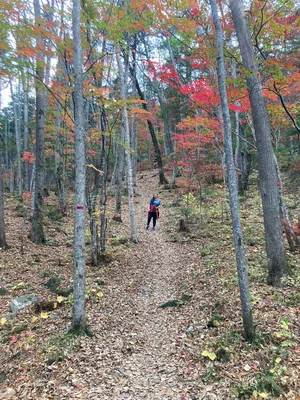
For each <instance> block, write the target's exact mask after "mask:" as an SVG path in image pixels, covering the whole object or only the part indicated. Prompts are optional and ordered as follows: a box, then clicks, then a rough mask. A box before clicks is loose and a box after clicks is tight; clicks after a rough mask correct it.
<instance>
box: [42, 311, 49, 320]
mask: <svg viewBox="0 0 300 400" xmlns="http://www.w3.org/2000/svg"><path fill="white" fill-rule="evenodd" d="M41 318H43V319H47V318H49V315H48V313H46V312H42V313H41Z"/></svg>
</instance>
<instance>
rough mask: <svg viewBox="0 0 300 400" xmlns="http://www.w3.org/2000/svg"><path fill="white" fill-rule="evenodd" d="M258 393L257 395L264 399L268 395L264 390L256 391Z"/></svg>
mask: <svg viewBox="0 0 300 400" xmlns="http://www.w3.org/2000/svg"><path fill="white" fill-rule="evenodd" d="M258 395H259V397H261V398H262V399H266V398H267V397H268V393H266V392H261V393H258Z"/></svg>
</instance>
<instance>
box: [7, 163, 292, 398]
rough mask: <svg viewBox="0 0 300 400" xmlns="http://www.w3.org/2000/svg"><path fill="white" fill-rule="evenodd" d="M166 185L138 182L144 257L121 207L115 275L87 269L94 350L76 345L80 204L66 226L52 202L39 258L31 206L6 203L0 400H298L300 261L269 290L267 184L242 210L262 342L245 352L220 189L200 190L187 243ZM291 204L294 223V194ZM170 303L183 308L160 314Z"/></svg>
mask: <svg viewBox="0 0 300 400" xmlns="http://www.w3.org/2000/svg"><path fill="white" fill-rule="evenodd" d="M157 181H158V176H157V174H155V173H154V172H153V171H152V172H143V173H142V174H139V176H138V180H137V188H136V197H135V210H136V218H137V225H138V232H139V243H138V244H132V243H130V242H129V240H128V238H129V236H130V226H129V225H130V224H129V218H128V212H127V199H126V198H124V201H123V211H122V219H123V223H117V222H114V221H113V220H112V216H113V204H112V203H111V204H110V206H111V209H110V208H109V209H108V217H109V222H108V242H107V243H108V251H109V253H110V257H109V261H107V262H106V263H104V264H103V265H101V266H100V267H99V268H95V267H91V266H89V265H87V289H86V298H87V301H86V312H87V324H88V326H89V328H90V329H91V331H92V333H93V335H92V336H89V335H86V336H79V337H76V336H74V335H72V334H71V333H68V329H69V328H70V323H71V313H72V295H68V290H69V289H71V288H72V275H73V263H72V242H73V238H72V235H73V221H72V209H73V208H72V202H71V201H70V204H69V207H68V210H69V211H68V214H67V215H66V216H64V217H62V218H58V216H57V215H56V207H55V202H56V198H55V196H54V194H53V193H51V195H50V197H49V198H47V199H46V213H47V218H46V235H47V245H44V246H37V245H35V244H33V243H31V242H30V240H29V239H28V232H29V222H28V218H27V214H28V207H26V202H27V204H28V203H29V200H28V199H25V206H24V204H23V205H22V204H21V203H20V202H19V200H18V199H17V198H14V197H11V196H7V197H6V208H5V217H6V225H7V227H6V231H7V241H8V243H9V245H10V248H9V249H7V250H5V251H4V250H2V251H1V252H0V274H1V281H0V315H2V317H0V347H1V352H0V399H24V400H26V399H28V400H29V399H34V400H40V399H59V400H67V399H86V400H96V399H97V400H122V399H129V400H143V399H145V400H196V399H199V400H200V399H220V400H222V399H247V398H249V399H261V398H267V399H273V398H279V399H294V400H296V399H297V400H299V399H300V380H299V376H300V348H299V329H300V324H299V316H300V315H299V314H300V291H299V288H300V273H299V269H300V254H299V250H298V252H296V253H294V254H293V253H290V252H288V258H289V264H290V266H291V268H292V269H293V271H294V275H293V276H292V277H291V278H289V279H287V280H286V282H285V286H284V287H283V288H272V287H270V286H267V285H266V283H265V281H266V267H265V264H266V261H265V252H264V241H263V229H262V210H261V205H260V201H259V196H258V193H257V187H256V184H252V186H251V191H250V193H249V194H248V195H247V197H244V198H243V199H242V201H241V217H242V221H243V228H244V235H245V246H246V253H247V258H248V266H249V281H250V291H251V304H252V309H253V319H254V322H255V325H256V339H255V341H254V343H252V344H247V343H246V342H245V341H244V339H243V329H242V322H241V311H240V301H239V290H238V281H237V273H236V266H235V259H234V248H233V239H232V233H231V228H230V216H229V214H228V211H227V210H226V204H225V201H224V190H223V189H222V185H217V184H215V185H210V186H207V187H205V188H203V189H202V193H201V201H200V203H199V204H198V203H197V207H196V203H195V202H193V204H192V207H191V209H190V210H191V211H192V214H191V216H190V218H191V231H190V232H189V233H179V232H178V227H179V224H178V221H179V218H181V215H182V213H183V212H184V204H183V202H182V201H181V198H182V196H181V195H180V193H179V191H178V190H177V191H176V190H167V189H163V188H162V187H159V186H158V184H157ZM155 191H157V192H159V197H160V199H161V201H162V209H161V219H160V220H159V224H158V225H159V229H158V230H156V231H151V230H150V231H146V230H145V223H146V217H147V203H148V201H149V199H150V197H151V195H152V193H153V192H155ZM287 200H288V205H289V207H290V209H291V210H292V213H293V212H295V213H296V209H297V207H298V208H299V201H298V200H297V196H295V193H294V194H292V195H290V196H287ZM110 201H111V202H113V198H111V199H110ZM195 210H197V211H195ZM193 213H194V215H193ZM24 215H25V217H24ZM87 249H89V246H87ZM51 290H52V291H51ZM25 294H35V295H37V297H38V298H39V300H40V301H41V302H40V303H38V305H33V306H31V307H29V308H27V309H26V310H23V311H20V312H18V313H17V315H16V316H15V317H14V318H13V319H9V318H10V317H11V316H10V315H7V316H4V314H8V313H9V311H10V310H9V304H10V302H11V300H12V299H13V298H15V297H17V296H21V295H25ZM174 300H175V301H174ZM169 301H173V305H174V304H175V305H176V306H175V307H162V308H161V307H160V306H161V305H163V304H165V303H167V302H169ZM176 301H177V302H176Z"/></svg>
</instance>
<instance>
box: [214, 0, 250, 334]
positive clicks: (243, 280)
mask: <svg viewBox="0 0 300 400" xmlns="http://www.w3.org/2000/svg"><path fill="white" fill-rule="evenodd" d="M210 5H211V9H212V16H213V22H214V26H215V29H216V35H217V61H218V86H219V92H220V97H221V106H222V114H223V123H224V142H225V156H226V165H227V171H228V188H229V196H230V210H231V219H232V229H233V235H234V246H235V257H236V263H237V271H238V278H239V287H240V298H241V305H242V318H243V325H244V333H245V338H246V340H248V341H252V339H253V337H254V327H253V322H252V314H251V306H250V294H249V287H248V273H247V264H246V258H245V252H244V245H243V234H242V228H241V220H240V213H239V200H238V192H237V182H236V174H235V167H234V156H233V150H232V137H231V122H230V114H229V106H228V100H227V93H226V84H225V82H226V79H225V67H224V54H223V33H222V28H221V24H220V20H219V16H218V7H217V3H216V0H210Z"/></svg>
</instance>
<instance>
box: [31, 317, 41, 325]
mask: <svg viewBox="0 0 300 400" xmlns="http://www.w3.org/2000/svg"><path fill="white" fill-rule="evenodd" d="M38 319H39V317H37V316H36V315H34V316H33V317H32V320H31V323H32V324H34V323H35V322H36V321H37V320H38Z"/></svg>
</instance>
